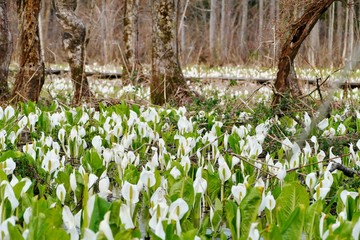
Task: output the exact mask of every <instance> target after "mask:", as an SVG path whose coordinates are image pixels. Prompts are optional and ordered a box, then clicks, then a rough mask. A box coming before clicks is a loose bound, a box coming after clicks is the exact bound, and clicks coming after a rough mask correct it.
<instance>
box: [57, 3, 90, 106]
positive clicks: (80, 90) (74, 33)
mask: <svg viewBox="0 0 360 240" xmlns="http://www.w3.org/2000/svg"><path fill="white" fill-rule="evenodd" d="M53 4H54V7H55V12H56V16H57V18H58V21H59V23H60V25H61V27H62V29H63V31H64V33H63V47H64V50H65V52H66V54H67V57H68V62H69V66H70V71H71V80H72V82H73V85H74V98H73V104H79V103H80V101H81V99H82V98H84V99H89V98H91V97H92V94H91V91H90V88H89V83H88V80H87V78H86V76H85V74H84V61H85V37H86V27H85V25H84V23H83V22H82V21H81V19H79V18H78V17H77V16H76V15H75V13H74V11H75V10H76V7H77V1H76V0H53Z"/></svg>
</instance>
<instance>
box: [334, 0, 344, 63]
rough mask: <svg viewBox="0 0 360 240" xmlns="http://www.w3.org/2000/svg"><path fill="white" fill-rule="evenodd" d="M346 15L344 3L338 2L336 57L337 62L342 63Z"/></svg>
mask: <svg viewBox="0 0 360 240" xmlns="http://www.w3.org/2000/svg"><path fill="white" fill-rule="evenodd" d="M343 18H344V14H343V7H342V2H340V1H339V2H337V3H336V35H335V37H336V39H335V43H336V48H337V51H336V55H337V56H338V58H337V61H340V62H342V48H343V44H342V41H343V29H344V26H343V25H344V20H343Z"/></svg>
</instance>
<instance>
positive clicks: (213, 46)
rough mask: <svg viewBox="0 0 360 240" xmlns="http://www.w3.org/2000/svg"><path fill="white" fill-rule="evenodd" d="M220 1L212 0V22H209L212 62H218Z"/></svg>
mask: <svg viewBox="0 0 360 240" xmlns="http://www.w3.org/2000/svg"><path fill="white" fill-rule="evenodd" d="M217 3H218V1H217V0H211V8H210V22H209V50H210V64H215V63H216V62H217V56H218V53H217V51H218V50H217V36H218V34H217V15H218V6H217V5H218V4H217Z"/></svg>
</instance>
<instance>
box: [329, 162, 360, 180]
mask: <svg viewBox="0 0 360 240" xmlns="http://www.w3.org/2000/svg"><path fill="white" fill-rule="evenodd" d="M335 170H340V171H342V172H343V173H344V175H345V176H348V177H354V175H359V172H357V171H355V170H353V169H351V168H348V167H345V166H344V165H343V164H341V163H338V162H332V165H331V169H330V172H333V171H335Z"/></svg>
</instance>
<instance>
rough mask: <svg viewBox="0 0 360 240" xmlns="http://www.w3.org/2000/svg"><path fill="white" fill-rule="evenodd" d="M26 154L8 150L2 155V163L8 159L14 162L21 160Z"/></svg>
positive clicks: (0, 160) (0, 159)
mask: <svg viewBox="0 0 360 240" xmlns="http://www.w3.org/2000/svg"><path fill="white" fill-rule="evenodd" d="M23 155H24V153H22V152H20V151H15V150H8V151H5V152H2V153H1V157H0V162H3V161H6V160H7V159H8V158H12V159H13V160H14V161H15V160H16V159H18V158H21V157H22V156H23Z"/></svg>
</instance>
